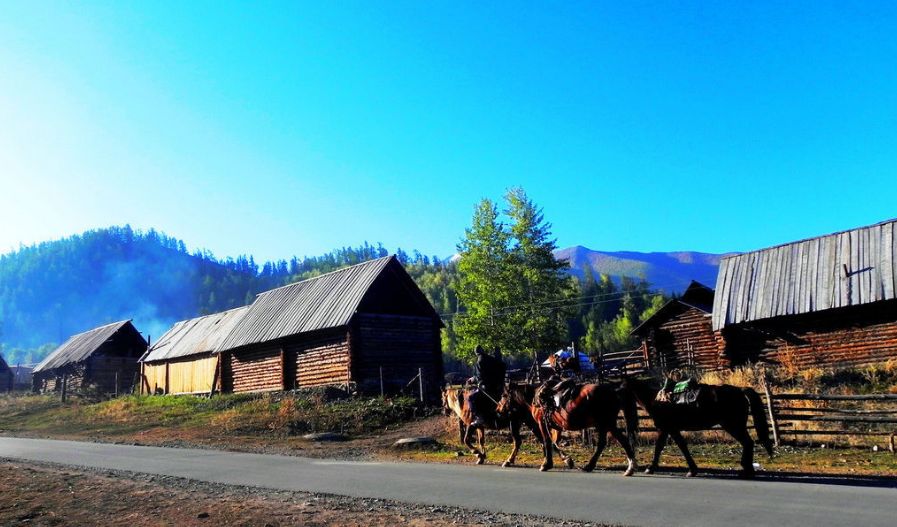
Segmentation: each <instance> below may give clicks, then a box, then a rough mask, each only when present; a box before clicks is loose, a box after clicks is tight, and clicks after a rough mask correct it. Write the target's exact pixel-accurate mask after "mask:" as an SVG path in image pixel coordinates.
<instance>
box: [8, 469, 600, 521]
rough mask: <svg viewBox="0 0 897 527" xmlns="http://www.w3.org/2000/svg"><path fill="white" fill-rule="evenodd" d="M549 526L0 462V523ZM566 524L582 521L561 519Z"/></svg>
mask: <svg viewBox="0 0 897 527" xmlns="http://www.w3.org/2000/svg"><path fill="white" fill-rule="evenodd" d="M398 524H405V525H412V526H424V525H431V526H436V527H443V526H449V525H453V526H478V525H519V526H531V527H547V526H549V525H557V524H558V522H557V520H550V519H546V518H539V517H533V516H523V515H514V514H495V513H487V512H478V511H472V510H465V509H458V508H453V507H428V506H418V505H409V504H403V503H397V502H392V501H386V500H376V499H357V498H346V497H340V496H332V495H322V494H310V493H302V492H282V491H270V490H264V489H256V488H248V487H239V486H228V485H218V484H212V483H202V482H197V481H192V480H185V479H181V478H171V477H161V476H150V475H144V474H134V473H128V472H117V471H106V470H104V471H91V470H86V469H73V468H70V467H60V466H56V465H50V464H38V463H30V462H29V463H24V462H17V461H10V460H0V525H41V526H44V525H46V526H66V525H109V526H118V525H120V526H129V527H132V526H133V527H144V526H147V527H149V526H159V525H176V526H212V525H251V526H255V525H258V526H271V527H277V526H281V525H308V526H330V525H333V526H349V527H352V526H357V527H379V526H384V527H385V526H391V525H398ZM564 525H571V526H581V525H588V524H582V523H576V522H564Z"/></svg>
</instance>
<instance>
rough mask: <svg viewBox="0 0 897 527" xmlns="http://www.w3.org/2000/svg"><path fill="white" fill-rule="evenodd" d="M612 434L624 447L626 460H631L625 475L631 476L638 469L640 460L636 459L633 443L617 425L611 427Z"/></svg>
mask: <svg viewBox="0 0 897 527" xmlns="http://www.w3.org/2000/svg"><path fill="white" fill-rule="evenodd" d="M610 434H611V435H612V436H614V439H616V440H617V443H620V446H621V447H623V451H624V452H626V461H627V462H629V466H628V467H626V470H625V471H624V472H623V475H624V476H631V475H632V474H633V472H635V471H636V470H637V469H638V461H637V460H636V459H635V449H633V448H632V443H630V442H629V438H628V437H627V436H626V435H625V434H624V433H623V431H622V430H620V429H619V428H617V427H616V426H615V427H613V428H611V429H610Z"/></svg>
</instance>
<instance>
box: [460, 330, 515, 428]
mask: <svg viewBox="0 0 897 527" xmlns="http://www.w3.org/2000/svg"><path fill="white" fill-rule="evenodd" d="M474 351H475V353H476V355H477V362H476V377H477V388H476V389H474V390H471V391H470V392H468V395H467V403H468V405H469V407H470V409H471V411H472V412H473V414H474V416H475V417H474V420H473V422H472V423H471V426H482V425H483V424H484V419H485V416H484V415H483V414H484V412H483V411H481V410H483V409H484V406H489V407H491V409H492V410H493V413H494V410H495V406H496V405H497V404H498V403H497V401H498V399H500V398H501V395H502V392H503V391H504V388H505V371H506V369H507V366H505V363H504V361H503V360H502V358H501V350H499V349H498V348H495V355H494V356H493V355H488V354H486V350H484V349H483V347H482V346H479V345H478V346H477V347H476V349H475V350H474ZM480 391H482V392H483V394H484V395H485V396H486V397H485V399H487V400H488V402H487V401H483V397H479V394H480Z"/></svg>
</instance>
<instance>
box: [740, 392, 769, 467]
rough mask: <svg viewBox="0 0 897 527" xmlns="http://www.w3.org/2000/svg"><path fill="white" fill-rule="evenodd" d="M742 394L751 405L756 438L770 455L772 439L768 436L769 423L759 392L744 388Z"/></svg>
mask: <svg viewBox="0 0 897 527" xmlns="http://www.w3.org/2000/svg"><path fill="white" fill-rule="evenodd" d="M744 395H745V397H747V400H748V403H750V405H751V416H752V417H753V418H754V429H755V430H756V431H757V440H758V441H760V444H761V445H763V448H765V449H766V452H767V453H768V454H769V457H772V440H771V439H770V438H769V423H767V421H766V409H765V408H764V407H763V400H762V399H760V394H758V393H757V392H756V391H754V389H753V388H744Z"/></svg>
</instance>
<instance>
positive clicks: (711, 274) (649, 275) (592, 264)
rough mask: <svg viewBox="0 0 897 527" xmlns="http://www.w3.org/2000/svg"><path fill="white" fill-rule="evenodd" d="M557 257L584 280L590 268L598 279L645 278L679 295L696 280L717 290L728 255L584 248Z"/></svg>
mask: <svg viewBox="0 0 897 527" xmlns="http://www.w3.org/2000/svg"><path fill="white" fill-rule="evenodd" d="M554 254H555V257H557V258H558V259H566V260H567V261H569V262H570V272H571V273H572V274H574V275H575V276H577V277H579V278H582V277H583V275H584V273H585V272H586V269H591V270H592V272H593V273H594V274H595V276H598V275H599V274H607V275H610V276H611V277H614V278H619V277H621V276H628V277H631V278H644V279H645V280H647V281H648V283H649V284H650V285H651V288H653V289H658V290H661V291H663V292H665V293H667V294H672V293H679V292H682V291H684V290H685V288H686V287H688V284H689V283H690V282H691V281H692V280H696V281H698V282H701V283H702V284H704V285H706V286H709V287H714V286H715V285H716V274H717V271H718V270H719V262H720V259H721V258H722V257H724V256H726V255H725V254H711V253H700V252H694V251H677V252H651V253H642V252H636V251H617V252H607V251H595V250H592V249H589V248H586V247H583V246H581V245H577V246H575V247H568V248H566V249H560V250H558V251H555V253H554Z"/></svg>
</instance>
